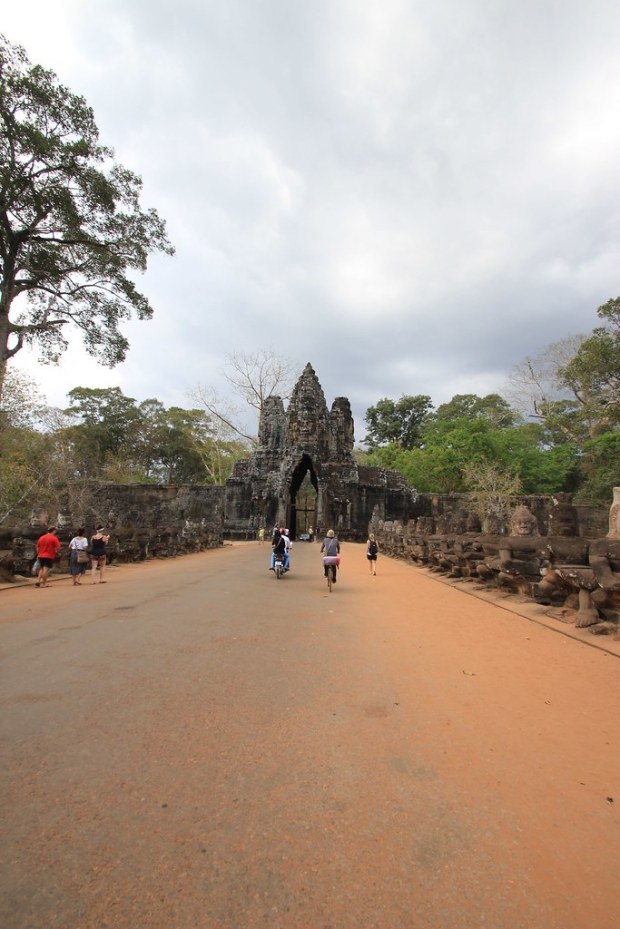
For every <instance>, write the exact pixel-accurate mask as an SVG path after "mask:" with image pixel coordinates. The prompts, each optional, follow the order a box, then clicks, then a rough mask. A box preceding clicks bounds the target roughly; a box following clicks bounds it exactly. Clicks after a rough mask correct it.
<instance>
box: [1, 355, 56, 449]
mask: <svg viewBox="0 0 620 929" xmlns="http://www.w3.org/2000/svg"><path fill="white" fill-rule="evenodd" d="M44 412H45V404H44V402H43V397H42V396H41V392H40V391H39V388H38V386H37V384H35V382H34V381H33V380H32V378H30V377H28V376H27V375H26V374H23V373H22V372H21V371H17V370H13V369H9V370H8V371H7V375H6V378H5V382H4V391H3V393H2V397H1V398H0V433H1V432H2V430H3V428H5V427H7V426H13V427H14V428H19V427H22V428H25V427H31V428H34V427H35V426H36V425H37V424H38V423H40V421H41V418H42V416H43V415H44Z"/></svg>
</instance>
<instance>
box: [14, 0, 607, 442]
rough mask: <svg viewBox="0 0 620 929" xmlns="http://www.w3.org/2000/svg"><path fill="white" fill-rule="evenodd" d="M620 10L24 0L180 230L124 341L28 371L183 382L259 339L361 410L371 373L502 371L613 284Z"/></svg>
mask: <svg viewBox="0 0 620 929" xmlns="http://www.w3.org/2000/svg"><path fill="white" fill-rule="evenodd" d="M619 26H620V8H619V7H618V5H617V4H616V3H612V2H611V0H594V2H593V3H590V4H588V5H587V6H585V5H583V4H581V3H577V2H576V0H568V2H567V3H565V4H562V5H557V4H546V3H540V2H538V0H523V2H522V3H519V4H514V3H510V2H508V0H504V2H502V0H500V2H498V3H496V4H488V3H486V2H482V0H478V2H476V0H473V2H469V3H467V4H463V3H460V2H457V0H442V2H440V3H437V4H428V3H422V2H406V0H384V2H382V3H381V4H376V3H374V2H370V0H317V3H314V4H290V3H288V2H286V0H253V2H250V0H229V2H227V3H225V4H222V3H221V2H215V0H180V2H178V3H177V4H175V5H174V7H172V6H171V5H170V4H169V3H164V2H163V0H154V2H146V0H122V2H121V0H106V2H105V3H103V4H102V3H95V2H94V0H57V2H56V3H55V4H49V3H44V2H42V0H30V2H27V0H25V2H24V3H22V4H19V5H18V4H14V5H13V6H12V7H10V8H9V9H7V10H6V11H4V12H3V26H2V28H3V30H4V32H5V34H6V35H7V37H8V38H9V39H10V40H11V41H16V42H20V43H21V44H23V45H24V46H25V47H26V49H27V51H28V53H29V56H30V58H31V60H32V61H36V62H40V63H42V64H44V65H46V66H48V67H51V68H52V69H54V70H56V72H57V73H58V74H59V76H60V78H61V80H62V81H63V83H65V84H67V85H68V86H70V87H71V89H72V90H74V91H77V92H80V93H82V94H84V96H85V97H86V98H87V100H88V101H89V103H91V105H92V106H93V108H94V111H95V116H96V119H97V122H98V125H99V127H100V129H101V133H102V140H103V141H104V142H106V143H107V144H111V145H112V146H113V147H114V148H115V150H116V153H117V157H118V159H119V160H120V161H121V162H122V163H123V164H126V165H127V166H128V167H130V168H132V169H133V170H135V171H137V172H138V173H139V174H141V175H142V177H143V179H144V198H143V199H144V204H145V205H146V206H155V207H156V208H157V209H158V211H159V212H160V213H161V215H162V216H164V217H165V218H166V219H167V221H168V226H169V231H170V236H171V238H172V240H173V241H174V243H175V245H176V247H177V255H176V256H175V258H173V259H168V258H157V259H156V260H154V261H153V262H152V263H151V266H150V268H149V271H148V272H147V275H146V276H145V277H144V278H142V279H141V281H140V285H141V286H142V287H143V288H144V289H145V291H146V292H147V293H148V295H149V297H150V298H151V300H152V302H153V305H154V307H155V318H154V319H153V321H151V322H148V323H133V324H131V326H130V327H129V328H128V332H129V335H130V340H131V345H132V349H131V351H130V354H129V356H128V359H127V361H126V362H125V363H124V364H123V365H121V366H120V367H119V368H118V369H117V370H116V371H112V372H108V371H107V370H106V369H102V368H100V367H98V366H97V365H95V364H94V363H93V362H92V360H90V359H87V358H86V357H85V356H84V355H83V353H80V351H79V350H78V349H77V348H72V351H71V353H70V354H69V355H67V356H66V357H65V359H64V361H63V362H62V364H61V366H60V368H59V369H57V370H55V369H44V372H43V376H42V377H40V380H41V381H42V382H43V383H45V384H46V385H47V387H48V389H49V390H50V391H51V392H52V393H54V394H55V395H56V397H59V399H55V402H58V403H60V402H61V400H62V396H63V394H62V391H66V390H67V389H70V388H71V387H73V386H76V385H77V384H83V385H85V386H106V385H110V386H112V385H119V386H121V387H122V389H123V390H124V391H125V392H126V393H127V394H129V395H130V396H134V397H136V398H137V399H139V400H140V399H144V397H146V396H157V397H159V398H160V399H161V400H162V401H163V402H165V403H168V404H171V403H183V398H184V396H185V394H186V392H187V390H189V389H191V387H192V386H194V385H195V384H196V383H197V382H199V381H201V382H203V383H204V382H206V381H208V380H209V378H216V376H217V369H218V368H219V367H221V364H222V363H223V361H224V356H225V354H226V353H229V352H231V351H233V350H234V349H236V348H240V349H244V348H248V349H249V348H252V347H260V346H265V345H271V346H273V348H274V349H275V350H276V351H280V352H282V354H285V355H287V356H290V357H293V358H294V359H296V360H297V361H298V363H299V366H300V370H301V368H302V367H303V365H304V364H305V363H306V361H311V362H312V364H313V365H314V367H315V369H316V371H317V374H318V376H319V379H320V380H321V382H322V384H323V387H324V389H325V393H326V396H327V398H328V402H331V399H333V397H334V396H336V395H348V396H349V397H350V399H351V401H352V404H353V407H354V412H355V415H356V418H357V420H358V428H357V431H358V434H359V435H361V434H363V424H362V422H361V419H362V416H363V412H364V410H365V408H366V407H367V406H368V405H370V404H371V403H374V402H376V400H377V399H378V398H379V397H381V396H394V397H396V396H400V394H402V393H426V394H429V395H430V396H431V397H432V399H433V401H434V402H435V403H436V404H438V403H440V402H444V401H446V400H448V399H450V396H452V393H464V392H476V393H483V392H490V391H492V390H499V389H501V386H502V384H503V380H504V378H505V376H506V375H507V373H508V372H509V371H510V369H511V368H512V366H513V365H514V364H515V363H516V362H517V361H519V360H521V358H523V357H524V356H525V355H526V354H533V353H535V352H537V351H539V350H540V349H541V348H542V347H544V346H545V345H546V344H548V343H550V342H552V341H555V340H557V339H558V338H561V337H562V336H564V335H568V334H569V333H571V332H583V331H586V332H587V331H589V330H590V329H591V328H592V327H593V326H594V325H596V322H597V318H596V315H595V311H596V308H597V306H599V305H600V304H601V303H603V302H605V301H606V300H607V299H609V298H610V297H612V296H616V295H617V294H618V293H619V292H620V286H619V281H618V267H619V266H620V262H619V259H620V228H619V224H620V220H619V219H618V210H617V204H618V202H619V200H620V168H619V167H618V166H619V165H620V129H619V127H618V120H617V113H618V109H619V103H620V64H619V61H620V57H619V56H618V55H617V47H616V46H617V35H618V27H619ZM20 364H22V365H29V366H32V365H33V361H32V356H30V357H25V358H22V360H21V362H20ZM54 385H56V386H54ZM467 385H471V386H469V387H468V386H467ZM450 391H452V393H450Z"/></svg>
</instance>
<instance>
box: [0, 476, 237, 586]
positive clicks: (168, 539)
mask: <svg viewBox="0 0 620 929" xmlns="http://www.w3.org/2000/svg"><path fill="white" fill-rule="evenodd" d="M87 499H88V503H87V505H86V506H85V507H84V510H83V512H81V513H68V512H60V513H39V514H38V519H37V524H36V525H31V526H16V527H0V576H1V577H3V578H4V579H5V580H6V579H10V578H11V577H12V576H13V575H14V574H28V573H29V571H30V568H31V566H32V563H33V561H34V559H35V557H36V540H37V538H38V537H39V536H40V535H41V533H42V532H43V531H44V529H45V528H46V527H47V525H56V526H58V537H59V539H60V540H61V542H63V553H62V557H61V559H60V561H59V569H60V570H65V569H66V567H67V547H66V545H67V543H68V542H69V541H70V539H71V538H72V537H73V535H74V534H75V530H76V529H77V528H78V526H83V527H84V528H85V530H86V534H87V535H88V536H90V535H91V534H92V533H93V531H94V530H95V528H96V526H97V525H103V526H105V528H106V529H107V530H108V532H109V534H110V543H109V545H108V551H109V560H110V561H111V562H114V561H119V562H130V561H143V560H145V559H147V558H169V557H173V556H175V555H183V554H188V553H190V552H199V551H203V550H205V549H208V548H214V547H216V546H219V545H222V544H223V535H222V530H223V524H224V488H223V487H203V486H199V485H198V486H195V485H183V486H179V487H172V486H159V485H152V484H122V485H119V484H106V483H93V484H92V485H91V486H90V488H89V493H88V495H87Z"/></svg>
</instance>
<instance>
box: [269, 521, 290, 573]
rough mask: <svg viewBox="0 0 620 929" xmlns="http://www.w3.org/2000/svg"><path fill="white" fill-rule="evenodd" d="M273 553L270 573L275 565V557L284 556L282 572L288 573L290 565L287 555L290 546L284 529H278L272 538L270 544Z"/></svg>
mask: <svg viewBox="0 0 620 929" xmlns="http://www.w3.org/2000/svg"><path fill="white" fill-rule="evenodd" d="M271 545H272V548H273V551H272V553H271V567H270V568H269V570H270V571H273V569H274V566H275V563H276V555H283V556H284V570H285V571H288V570H289V567H290V563H291V558H290V555H289V549H290V546H291V543H290V539H289V538H288V536H287V535H286V530H285V529H284V528H282V529H280V531H279V534H278V535H277V536H274V538H273V542H272V543H271Z"/></svg>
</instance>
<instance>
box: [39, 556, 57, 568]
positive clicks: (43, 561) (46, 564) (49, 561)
mask: <svg viewBox="0 0 620 929" xmlns="http://www.w3.org/2000/svg"><path fill="white" fill-rule="evenodd" d="M39 565H40V566H41V567H42V568H52V567H53V566H54V559H53V558H39Z"/></svg>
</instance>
